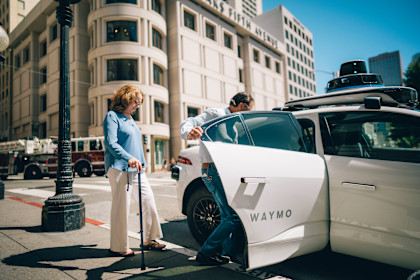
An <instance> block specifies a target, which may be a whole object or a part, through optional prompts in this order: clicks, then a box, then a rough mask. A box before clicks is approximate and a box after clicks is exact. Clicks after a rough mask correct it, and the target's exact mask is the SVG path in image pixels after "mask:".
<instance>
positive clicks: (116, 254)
mask: <svg viewBox="0 0 420 280" xmlns="http://www.w3.org/2000/svg"><path fill="white" fill-rule="evenodd" d="M108 253H109V254H110V255H112V256H114V257H124V258H126V257H134V251H133V250H130V251H128V252H125V253H119V252H114V251H111V249H109V250H108Z"/></svg>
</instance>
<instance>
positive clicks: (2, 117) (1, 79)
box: [0, 0, 39, 141]
mask: <svg viewBox="0 0 420 280" xmlns="http://www.w3.org/2000/svg"><path fill="white" fill-rule="evenodd" d="M38 1H39V0H0V22H1V23H2V25H3V26H2V27H3V28H4V30H5V31H6V33H7V34H10V32H12V31H13V30H14V29H15V27H16V26H17V25H18V24H19V23H20V22H21V21H22V20H23V19H24V18H25V16H26V15H27V14H28V13H29V12H30V11H31V10H32V8H33V7H34V6H35V5H36V4H37V3H38ZM2 55H3V56H4V57H5V59H6V60H5V61H3V62H0V141H6V140H9V139H11V138H12V134H11V130H10V129H9V128H10V126H11V112H12V109H11V104H12V101H11V100H12V99H11V94H10V93H11V89H12V87H11V84H10V83H11V72H12V69H11V49H10V48H9V49H7V50H6V51H5V52H4V53H2Z"/></svg>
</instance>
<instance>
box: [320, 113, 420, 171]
mask: <svg viewBox="0 0 420 280" xmlns="http://www.w3.org/2000/svg"><path fill="white" fill-rule="evenodd" d="M320 123H321V132H322V133H321V135H322V139H323V145H324V153H325V154H332V155H338V156H350V157H358V158H372V159H381V160H392V161H405V162H417V163H420V130H419V129H418V128H419V127H420V119H419V118H416V117H413V116H409V115H402V114H394V113H385V112H345V113H329V114H321V115H320Z"/></svg>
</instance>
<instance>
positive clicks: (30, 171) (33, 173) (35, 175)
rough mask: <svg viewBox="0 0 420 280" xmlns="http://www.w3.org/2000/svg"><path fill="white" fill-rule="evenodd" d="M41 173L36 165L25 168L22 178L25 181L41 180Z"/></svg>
mask: <svg viewBox="0 0 420 280" xmlns="http://www.w3.org/2000/svg"><path fill="white" fill-rule="evenodd" d="M42 177H43V176H42V172H41V169H39V167H38V166H36V165H30V166H28V167H27V168H26V170H25V174H24V175H23V178H24V179H25V180H34V179H42Z"/></svg>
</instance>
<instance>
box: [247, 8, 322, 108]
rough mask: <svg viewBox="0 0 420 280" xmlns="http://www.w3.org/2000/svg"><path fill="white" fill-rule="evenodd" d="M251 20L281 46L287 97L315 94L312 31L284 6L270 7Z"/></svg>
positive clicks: (294, 97) (291, 98) (296, 97)
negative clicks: (283, 48)
mask: <svg viewBox="0 0 420 280" xmlns="http://www.w3.org/2000/svg"><path fill="white" fill-rule="evenodd" d="M253 21H254V22H255V23H257V24H258V25H259V26H261V27H263V28H264V29H265V30H267V31H268V32H270V34H273V35H274V36H275V37H276V38H279V40H280V41H281V42H282V43H283V44H284V45H285V48H286V52H285V57H284V60H285V63H286V71H287V73H286V74H287V84H288V88H287V92H288V95H289V99H290V100H293V99H298V98H303V97H308V96H312V95H316V79H315V58H314V46H313V36H312V33H311V32H310V31H309V30H308V29H307V28H306V27H305V26H304V25H303V24H302V23H301V22H300V21H299V20H298V19H297V18H295V17H294V16H293V14H292V13H290V12H289V11H288V10H287V9H286V8H285V7H284V6H278V7H276V8H274V9H271V10H270V11H267V12H265V13H264V14H262V15H259V16H257V17H255V18H254V19H253Z"/></svg>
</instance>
